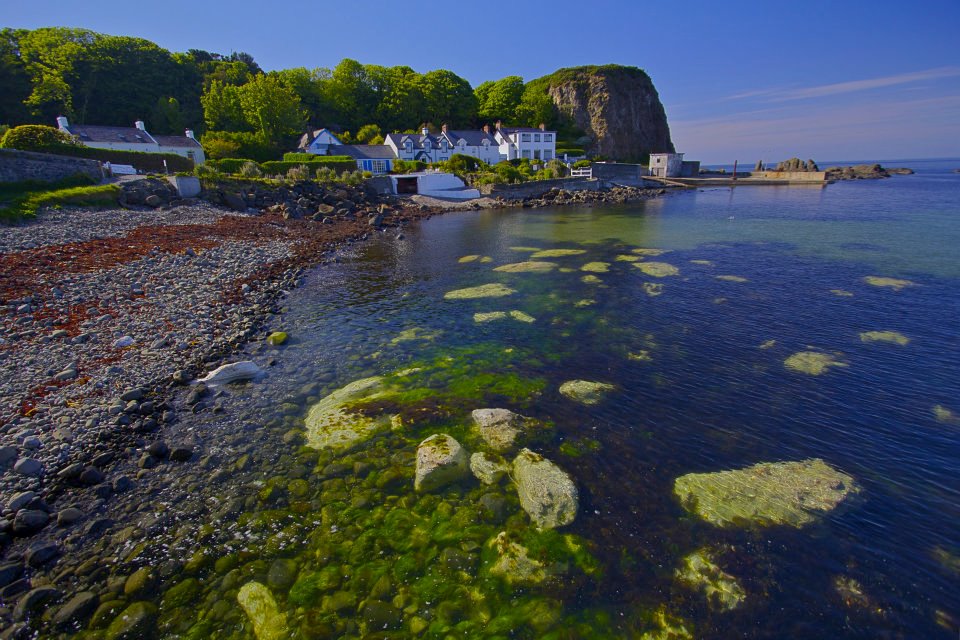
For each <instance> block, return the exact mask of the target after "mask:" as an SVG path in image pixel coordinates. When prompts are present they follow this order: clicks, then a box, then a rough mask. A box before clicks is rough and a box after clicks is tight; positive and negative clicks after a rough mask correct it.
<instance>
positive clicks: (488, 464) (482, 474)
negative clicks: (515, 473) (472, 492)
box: [470, 452, 510, 484]
mask: <svg viewBox="0 0 960 640" xmlns="http://www.w3.org/2000/svg"><path fill="white" fill-rule="evenodd" d="M509 468H510V467H509V466H508V465H507V464H506V463H505V462H503V461H500V460H495V459H494V458H493V457H491V456H490V455H488V454H486V453H483V452H479V453H475V454H473V455H472V456H470V471H471V472H472V473H473V475H474V477H476V479H477V480H479V481H480V482H482V483H483V484H497V483H498V482H500V480H501V479H503V476H504V475H506V473H507V471H508V470H509Z"/></svg>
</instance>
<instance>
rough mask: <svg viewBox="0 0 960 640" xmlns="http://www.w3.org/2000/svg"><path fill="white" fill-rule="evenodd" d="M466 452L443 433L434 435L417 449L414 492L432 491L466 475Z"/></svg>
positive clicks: (467, 466)
mask: <svg viewBox="0 0 960 640" xmlns="http://www.w3.org/2000/svg"><path fill="white" fill-rule="evenodd" d="M468 468H469V461H468V458H467V450H466V449H464V448H463V447H462V446H460V443H459V442H457V441H456V440H455V439H453V438H452V437H450V436H448V435H447V434H445V433H435V434H433V435H432V436H430V437H429V438H427V439H426V440H424V441H423V442H421V443H420V446H418V447H417V470H416V476H415V477H414V480H413V488H414V489H415V490H416V491H433V490H434V489H439V488H440V487H442V486H443V485H445V484H450V483H451V482H456V481H457V480H460V479H462V478H463V477H465V476H466V475H467V473H468V471H467V470H468Z"/></svg>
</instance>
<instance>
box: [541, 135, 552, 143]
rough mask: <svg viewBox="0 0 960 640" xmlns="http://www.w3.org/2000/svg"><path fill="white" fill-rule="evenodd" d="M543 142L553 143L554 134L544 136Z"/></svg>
mask: <svg viewBox="0 0 960 640" xmlns="http://www.w3.org/2000/svg"><path fill="white" fill-rule="evenodd" d="M543 141H544V142H553V134H552V133H545V134H543Z"/></svg>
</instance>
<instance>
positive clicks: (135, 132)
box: [67, 124, 156, 144]
mask: <svg viewBox="0 0 960 640" xmlns="http://www.w3.org/2000/svg"><path fill="white" fill-rule="evenodd" d="M67 131H69V132H70V133H71V134H73V135H75V136H77V138H79V139H80V142H115V143H123V144H156V141H155V140H154V139H153V137H152V136H151V135H150V134H149V133H147V132H146V131H144V130H142V129H137V128H136V127H105V126H100V125H87V124H72V125H70V126H69V127H68V128H67Z"/></svg>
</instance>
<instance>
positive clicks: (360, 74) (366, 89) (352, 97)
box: [323, 58, 377, 129]
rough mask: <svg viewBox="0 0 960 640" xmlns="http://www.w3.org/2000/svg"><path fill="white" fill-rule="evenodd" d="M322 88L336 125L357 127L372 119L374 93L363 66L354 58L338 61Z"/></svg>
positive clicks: (374, 112)
mask: <svg viewBox="0 0 960 640" xmlns="http://www.w3.org/2000/svg"><path fill="white" fill-rule="evenodd" d="M323 88H324V91H323V93H324V97H325V98H326V101H327V103H328V104H329V105H330V106H331V107H332V108H333V113H332V114H331V115H332V117H333V118H335V119H336V124H339V125H341V126H343V127H348V128H352V129H356V128H359V127H360V126H361V125H363V124H364V123H366V122H370V121H371V120H373V119H374V116H375V115H376V106H377V95H376V92H375V91H374V88H373V85H372V83H371V80H370V77H369V75H368V74H367V70H366V68H365V67H364V66H363V65H362V64H360V63H359V62H357V61H356V60H351V59H350V58H344V59H343V60H341V61H340V64H338V65H337V66H336V67H334V69H333V72H332V73H331V75H330V79H329V80H328V81H327V82H325V83H324V85H323Z"/></svg>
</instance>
